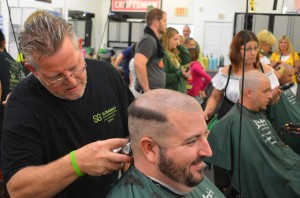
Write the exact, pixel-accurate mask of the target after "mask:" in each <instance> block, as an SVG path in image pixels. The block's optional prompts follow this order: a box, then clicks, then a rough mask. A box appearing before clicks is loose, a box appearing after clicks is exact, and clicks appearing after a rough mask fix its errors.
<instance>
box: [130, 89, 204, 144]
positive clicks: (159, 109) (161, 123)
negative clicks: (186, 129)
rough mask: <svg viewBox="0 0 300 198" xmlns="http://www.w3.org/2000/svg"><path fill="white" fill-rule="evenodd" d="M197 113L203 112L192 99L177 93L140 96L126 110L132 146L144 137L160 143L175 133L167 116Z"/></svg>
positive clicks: (161, 91)
mask: <svg viewBox="0 0 300 198" xmlns="http://www.w3.org/2000/svg"><path fill="white" fill-rule="evenodd" d="M198 111H200V112H203V111H202V108H201V106H200V105H199V103H198V102H197V101H196V100H195V99H194V98H192V97H190V96H188V95H186V94H183V93H180V92H177V91H172V90H168V89H155V90H151V91H149V92H146V93H144V94H142V95H141V96H140V97H139V98H138V99H137V100H136V101H134V102H133V103H132V104H131V105H130V106H129V108H128V116H129V117H128V127H129V132H130V139H131V143H132V144H133V145H132V146H133V147H134V144H136V143H138V141H139V139H140V138H141V137H144V136H148V137H151V138H153V139H155V140H156V141H158V142H160V141H161V139H164V138H163V137H166V136H169V135H170V134H171V133H176V130H175V127H174V126H173V124H172V121H171V120H170V118H169V115H174V114H181V113H183V112H184V113H189V112H198ZM133 149H134V148H133Z"/></svg>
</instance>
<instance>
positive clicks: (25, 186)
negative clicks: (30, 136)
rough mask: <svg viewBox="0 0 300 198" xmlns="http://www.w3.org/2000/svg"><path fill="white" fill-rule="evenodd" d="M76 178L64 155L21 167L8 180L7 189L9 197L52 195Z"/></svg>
mask: <svg viewBox="0 0 300 198" xmlns="http://www.w3.org/2000/svg"><path fill="white" fill-rule="evenodd" d="M77 178H78V176H77V175H76V174H75V173H74V169H73V167H72V165H71V161H70V156H69V155H66V156H64V157H62V158H60V159H58V160H56V161H54V162H51V163H49V164H46V165H41V166H30V167H25V168H23V169H21V170H20V171H18V172H17V173H16V174H15V175H14V176H13V177H12V178H11V179H10V180H9V181H8V183H7V189H8V191H9V194H10V196H11V197H53V196H54V195H56V194H57V193H58V192H60V191H62V190H63V189H64V188H65V187H67V186H68V185H70V184H71V183H72V182H73V181H74V180H76V179H77Z"/></svg>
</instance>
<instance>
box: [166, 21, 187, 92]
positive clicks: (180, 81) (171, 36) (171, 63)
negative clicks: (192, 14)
mask: <svg viewBox="0 0 300 198" xmlns="http://www.w3.org/2000/svg"><path fill="white" fill-rule="evenodd" d="M161 42H162V46H163V49H164V53H165V54H164V58H163V61H164V69H165V73H166V88H167V89H172V90H175V91H180V92H182V93H186V82H185V81H186V80H187V79H188V78H189V77H190V73H189V72H188V71H186V70H187V68H188V66H187V64H189V63H190V62H191V58H190V55H189V51H188V50H187V48H185V47H184V46H182V45H180V37H179V32H178V31H177V30H176V29H174V28H172V27H168V28H167V31H166V33H165V34H163V35H162V36H161Z"/></svg>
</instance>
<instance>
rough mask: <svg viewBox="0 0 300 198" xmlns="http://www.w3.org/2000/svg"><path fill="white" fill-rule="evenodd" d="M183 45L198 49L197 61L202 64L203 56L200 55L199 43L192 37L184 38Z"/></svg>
mask: <svg viewBox="0 0 300 198" xmlns="http://www.w3.org/2000/svg"><path fill="white" fill-rule="evenodd" d="M184 46H185V47H186V48H188V49H189V48H195V49H197V51H198V61H199V62H200V64H201V65H204V60H203V56H202V51H201V48H200V45H199V44H198V43H197V41H196V40H195V39H193V38H186V39H185V40H184Z"/></svg>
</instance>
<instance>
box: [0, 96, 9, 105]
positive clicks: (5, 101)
mask: <svg viewBox="0 0 300 198" xmlns="http://www.w3.org/2000/svg"><path fill="white" fill-rule="evenodd" d="M9 96H10V93H9V94H7V96H6V99H5V100H4V101H3V102H2V104H3V105H6V103H7V101H8V98H9Z"/></svg>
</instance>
